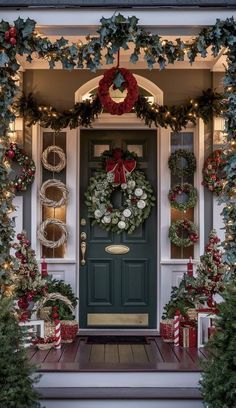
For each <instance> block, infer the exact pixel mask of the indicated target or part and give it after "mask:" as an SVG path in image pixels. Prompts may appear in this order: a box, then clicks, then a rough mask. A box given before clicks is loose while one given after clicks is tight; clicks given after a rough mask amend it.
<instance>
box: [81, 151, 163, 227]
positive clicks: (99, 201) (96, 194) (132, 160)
mask: <svg viewBox="0 0 236 408" xmlns="http://www.w3.org/2000/svg"><path fill="white" fill-rule="evenodd" d="M102 159H103V163H104V169H103V170H101V171H99V172H98V173H97V174H96V175H95V176H93V177H91V178H90V180H89V185H88V189H87V191H86V193H85V197H86V201H85V203H86V205H87V206H88V217H89V218H91V219H92V220H93V221H92V225H95V224H97V225H99V226H101V227H103V228H105V229H106V230H107V231H112V232H116V233H117V234H119V233H121V232H122V231H127V232H128V233H129V234H130V233H132V232H133V231H134V230H135V229H136V228H137V227H138V226H139V225H141V224H142V223H143V222H144V220H145V219H146V218H148V216H149V214H150V212H151V208H152V207H153V206H154V203H155V196H154V192H153V188H152V186H151V184H150V183H149V181H148V180H147V179H146V176H145V174H144V173H143V172H142V171H140V170H137V156H136V155H135V153H131V152H129V151H128V150H126V151H124V150H122V149H118V148H117V149H113V150H109V151H105V152H104V153H103V155H102ZM117 189H118V190H120V191H121V192H122V206H121V207H120V208H115V206H114V205H113V203H112V193H113V192H114V191H115V190H117Z"/></svg>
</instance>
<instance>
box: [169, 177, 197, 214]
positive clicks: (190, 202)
mask: <svg viewBox="0 0 236 408" xmlns="http://www.w3.org/2000/svg"><path fill="white" fill-rule="evenodd" d="M183 194H185V195H186V196H187V200H186V201H184V202H179V201H177V197H178V196H179V197H181V196H182V195H183ZM168 199H169V202H170V205H171V207H172V208H176V209H177V210H179V211H186V210H187V209H188V208H193V207H195V205H196V202H197V189H196V188H195V187H193V185H192V184H189V183H184V184H176V185H175V186H174V187H173V188H172V189H170V191H169V194H168Z"/></svg>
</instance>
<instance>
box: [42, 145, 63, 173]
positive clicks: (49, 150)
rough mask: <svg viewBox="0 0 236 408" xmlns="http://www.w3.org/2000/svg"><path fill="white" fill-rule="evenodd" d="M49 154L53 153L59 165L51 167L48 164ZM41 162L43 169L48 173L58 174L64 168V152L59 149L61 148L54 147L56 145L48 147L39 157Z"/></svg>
mask: <svg viewBox="0 0 236 408" xmlns="http://www.w3.org/2000/svg"><path fill="white" fill-rule="evenodd" d="M49 153H55V154H56V155H57V156H58V157H59V159H60V160H59V163H58V164H55V165H52V164H50V163H48V155H49ZM41 161H42V164H43V167H44V168H45V169H47V170H49V171H52V172H55V173H60V171H62V170H63V169H64V167H65V166H66V156H65V153H64V151H63V150H62V149H61V147H59V146H56V145H51V146H48V147H47V148H46V149H45V150H44V151H43V153H42V156H41Z"/></svg>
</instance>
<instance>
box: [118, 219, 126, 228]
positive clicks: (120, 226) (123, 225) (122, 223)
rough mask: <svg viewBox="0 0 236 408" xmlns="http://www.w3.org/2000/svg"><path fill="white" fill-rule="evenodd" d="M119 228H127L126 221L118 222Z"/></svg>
mask: <svg viewBox="0 0 236 408" xmlns="http://www.w3.org/2000/svg"><path fill="white" fill-rule="evenodd" d="M118 228H120V229H124V228H125V222H124V221H119V222H118Z"/></svg>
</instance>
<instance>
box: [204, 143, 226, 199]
mask: <svg viewBox="0 0 236 408" xmlns="http://www.w3.org/2000/svg"><path fill="white" fill-rule="evenodd" d="M224 165H225V160H224V159H223V151H222V150H220V149H218V150H215V151H214V152H213V153H212V154H210V155H209V157H208V158H207V159H206V161H205V163H204V167H203V170H202V174H203V181H202V184H203V185H204V186H205V187H207V188H208V190H210V191H212V193H216V194H217V195H220V194H221V192H222V189H223V185H224V179H223V175H222V173H223V168H224Z"/></svg>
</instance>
